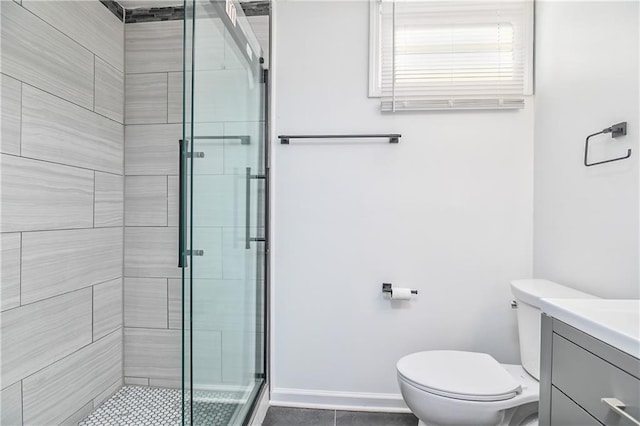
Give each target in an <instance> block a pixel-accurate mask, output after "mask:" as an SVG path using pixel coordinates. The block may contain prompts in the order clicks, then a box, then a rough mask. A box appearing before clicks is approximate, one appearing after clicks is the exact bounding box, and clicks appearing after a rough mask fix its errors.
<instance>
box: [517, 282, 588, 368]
mask: <svg viewBox="0 0 640 426" xmlns="http://www.w3.org/2000/svg"><path fill="white" fill-rule="evenodd" d="M511 292H512V293H513V295H514V297H515V299H516V302H517V303H518V307H517V309H518V337H519V339H520V359H521V360H522V367H524V369H525V370H526V371H527V372H528V373H529V374H531V375H532V376H533V377H535V378H536V379H537V380H540V314H541V311H540V299H543V298H552V297H553V298H559V299H597V297H596V296H593V295H591V294H588V293H584V292H582V291H578V290H574V289H572V288H569V287H566V286H563V285H561V284H557V283H554V282H553V281H548V280H539V279H529V280H514V281H511Z"/></svg>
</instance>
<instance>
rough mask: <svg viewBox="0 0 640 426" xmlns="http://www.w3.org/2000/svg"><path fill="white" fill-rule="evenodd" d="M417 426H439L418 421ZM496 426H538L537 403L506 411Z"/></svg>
mask: <svg viewBox="0 0 640 426" xmlns="http://www.w3.org/2000/svg"><path fill="white" fill-rule="evenodd" d="M418 426H440V425H437V424H431V423H429V424H427V423H425V422H423V421H422V420H420V419H418ZM498 426H538V403H537V402H535V403H529V404H524V405H522V406H520V407H515V408H511V409H509V410H507V411H506V413H505V416H504V418H503V420H502V422H501V423H500V424H499V425H498Z"/></svg>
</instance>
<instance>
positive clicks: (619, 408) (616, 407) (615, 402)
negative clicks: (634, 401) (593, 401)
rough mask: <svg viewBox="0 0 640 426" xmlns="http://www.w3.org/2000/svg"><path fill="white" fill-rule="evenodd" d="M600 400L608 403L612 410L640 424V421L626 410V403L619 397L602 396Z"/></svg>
mask: <svg viewBox="0 0 640 426" xmlns="http://www.w3.org/2000/svg"><path fill="white" fill-rule="evenodd" d="M600 401H602V402H604V403H605V404H607V405H608V406H609V408H610V409H611V411H614V412H616V413H617V414H618V415H620V416H622V417H625V418H627V419H628V420H630V421H631V423H633V424H634V425H637V426H640V422H639V421H638V420H636V419H634V418H633V417H632V416H631V415H630V414H629V413H627V412H626V411H624V408H625V407H626V405H624V402H622V401H620V400H619V399H618V398H602V399H601V400H600Z"/></svg>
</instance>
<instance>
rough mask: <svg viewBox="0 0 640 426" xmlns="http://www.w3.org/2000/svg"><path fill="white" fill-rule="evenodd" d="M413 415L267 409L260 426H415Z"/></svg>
mask: <svg viewBox="0 0 640 426" xmlns="http://www.w3.org/2000/svg"><path fill="white" fill-rule="evenodd" d="M417 424H418V419H417V417H416V416H414V415H413V414H395V413H368V412H360V411H336V410H310V409H307V408H286V407H269V411H267V416H266V417H265V419H264V422H263V423H262V426H416V425H417Z"/></svg>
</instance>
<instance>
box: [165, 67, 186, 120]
mask: <svg viewBox="0 0 640 426" xmlns="http://www.w3.org/2000/svg"><path fill="white" fill-rule="evenodd" d="M183 75H184V74H183V73H182V72H170V73H169V86H168V91H169V93H168V99H169V106H168V109H169V110H168V119H169V120H168V121H169V123H182V85H183V84H182V80H183Z"/></svg>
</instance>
